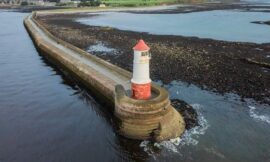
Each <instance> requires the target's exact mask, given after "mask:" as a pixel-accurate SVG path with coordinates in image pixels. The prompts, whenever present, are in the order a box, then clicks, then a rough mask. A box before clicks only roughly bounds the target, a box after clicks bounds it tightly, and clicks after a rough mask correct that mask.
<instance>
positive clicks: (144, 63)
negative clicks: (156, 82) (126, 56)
mask: <svg viewBox="0 0 270 162" xmlns="http://www.w3.org/2000/svg"><path fill="white" fill-rule="evenodd" d="M133 50H134V60H133V76H132V79H131V89H132V97H133V98H134V99H138V100H147V99H149V98H150V97H151V79H150V77H149V61H150V59H151V56H150V53H149V50H150V48H149V47H148V46H147V45H146V44H145V43H144V41H143V40H142V39H141V40H139V42H138V43H137V45H136V46H135V47H133Z"/></svg>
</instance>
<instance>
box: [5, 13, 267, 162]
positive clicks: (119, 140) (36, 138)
mask: <svg viewBox="0 0 270 162" xmlns="http://www.w3.org/2000/svg"><path fill="white" fill-rule="evenodd" d="M0 12H1V10H0ZM25 16H26V14H22V13H13V12H1V14H0V22H1V23H0V29H1V30H0V47H1V48H0V146H1V147H0V161H3V162H13V161H14V162H15V161H16V162H17V161H29V162H31V161H34V162H35V161H41V162H42V161H44V162H47V161H65V162H66V161H135V160H136V161H177V162H178V161H181V160H182V161H190V162H200V161H219V162H229V161H237V162H241V161H243V162H254V161H270V138H269V134H270V123H269V118H270V108H269V106H268V105H260V104H258V103H256V102H254V101H247V102H240V101H239V97H238V96H236V95H234V94H227V95H225V96H221V95H219V94H215V93H212V92H208V91H206V90H201V89H200V88H198V87H196V86H194V85H188V84H185V83H182V82H176V81H174V82H172V83H171V84H167V85H164V86H165V87H166V88H167V89H168V90H169V92H170V94H171V98H178V99H183V100H185V101H186V102H188V103H190V104H192V105H193V106H194V108H195V109H196V110H197V111H198V114H199V122H200V126H199V127H195V128H193V129H191V130H189V131H187V132H185V134H184V135H183V136H182V137H181V138H180V139H177V140H173V141H165V142H161V143H155V144H149V143H148V141H134V140H127V139H125V138H123V137H120V136H118V135H117V133H116V131H115V129H114V128H113V122H112V121H113V120H112V115H111V114H110V113H109V112H108V109H109V108H108V107H106V106H102V105H100V104H99V103H98V102H97V101H96V100H95V99H93V97H92V95H91V93H90V92H88V91H87V90H86V89H85V88H84V87H82V86H80V85H79V84H77V82H75V81H74V80H72V79H70V77H69V76H68V75H63V73H60V72H59V71H58V70H57V69H56V68H55V67H54V66H52V64H50V63H49V62H48V61H46V60H45V59H44V58H43V57H41V56H40V55H39V53H38V52H37V51H36V49H35V47H34V45H33V43H32V41H31V39H30V38H29V36H28V34H27V32H26V30H25V29H24V27H23V24H22V22H23V18H24V17H25Z"/></svg>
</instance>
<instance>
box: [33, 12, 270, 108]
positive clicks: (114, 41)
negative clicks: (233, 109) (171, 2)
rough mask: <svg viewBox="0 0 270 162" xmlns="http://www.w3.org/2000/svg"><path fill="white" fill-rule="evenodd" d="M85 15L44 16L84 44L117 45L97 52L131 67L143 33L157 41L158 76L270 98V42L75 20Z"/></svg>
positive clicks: (64, 35)
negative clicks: (155, 31) (154, 31)
mask: <svg viewBox="0 0 270 162" xmlns="http://www.w3.org/2000/svg"><path fill="white" fill-rule="evenodd" d="M85 16H89V15H87V14H59V15H57V16H55V15H46V16H41V17H39V18H38V20H39V21H40V22H41V23H43V24H44V25H45V26H46V28H47V29H48V30H49V31H50V32H52V33H53V34H54V35H55V36H57V37H59V38H61V39H63V40H65V41H67V42H69V43H71V44H73V45H75V46H77V47H79V48H82V49H84V50H87V49H88V48H89V46H91V45H96V44H97V43H98V42H102V43H103V44H105V45H106V46H107V47H110V48H113V49H115V50H116V53H114V54H111V53H110V52H107V53H106V52H92V54H95V55H97V56H99V57H101V58H103V59H104V60H107V61H109V62H111V63H113V64H116V65H118V66H120V67H122V68H124V69H126V70H129V71H132V58H133V55H132V53H133V51H132V47H133V46H134V45H135V44H136V41H137V40H138V39H140V38H143V39H144V40H145V41H146V42H147V43H148V44H149V46H150V47H151V53H152V60H151V78H152V79H153V80H156V81H157V80H161V81H162V82H164V83H169V82H171V81H173V80H181V81H184V82H187V83H191V84H195V85H197V86H200V87H201V88H204V89H208V90H211V91H214V92H218V93H221V94H224V93H236V94H238V95H239V96H241V97H242V98H243V99H244V98H252V99H254V100H256V101H259V102H261V103H266V104H270V69H269V64H270V44H254V43H238V42H225V41H217V40H211V39H200V38H196V37H183V36H170V35H152V34H148V33H140V32H132V31H123V30H118V29H114V28H110V27H98V26H88V25H83V24H80V23H77V22H75V21H74V20H75V19H76V18H81V17H85ZM91 16H95V15H91ZM265 65H266V66H265ZM267 65H268V66H267Z"/></svg>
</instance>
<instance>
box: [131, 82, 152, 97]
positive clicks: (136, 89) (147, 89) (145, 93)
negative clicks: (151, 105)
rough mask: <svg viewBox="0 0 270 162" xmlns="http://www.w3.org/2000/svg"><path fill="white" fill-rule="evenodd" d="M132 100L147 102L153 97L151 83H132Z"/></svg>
mask: <svg viewBox="0 0 270 162" xmlns="http://www.w3.org/2000/svg"><path fill="white" fill-rule="evenodd" d="M131 90H132V98H134V99H137V100H147V99H149V98H150V97H151V82H150V83H146V84H136V83H131Z"/></svg>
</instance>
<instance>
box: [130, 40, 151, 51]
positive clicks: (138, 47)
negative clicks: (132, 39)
mask: <svg viewBox="0 0 270 162" xmlns="http://www.w3.org/2000/svg"><path fill="white" fill-rule="evenodd" d="M133 50H136V51H147V50H150V48H149V47H148V46H147V45H146V44H145V43H144V41H143V40H142V39H140V40H139V42H138V43H137V44H136V46H134V47H133Z"/></svg>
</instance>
